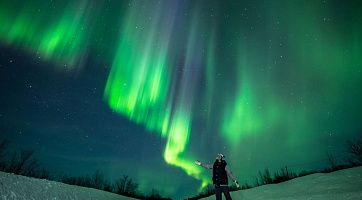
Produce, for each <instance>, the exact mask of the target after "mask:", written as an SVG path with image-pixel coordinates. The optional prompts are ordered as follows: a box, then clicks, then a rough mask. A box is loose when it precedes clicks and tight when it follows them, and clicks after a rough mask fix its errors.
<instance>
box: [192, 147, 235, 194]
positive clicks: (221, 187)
mask: <svg viewBox="0 0 362 200" xmlns="http://www.w3.org/2000/svg"><path fill="white" fill-rule="evenodd" d="M224 159H225V156H224V155H223V154H221V153H219V154H217V156H216V160H215V162H214V164H213V165H212V164H204V163H201V162H200V161H198V160H197V161H195V164H196V165H199V166H201V167H204V168H206V169H210V170H211V169H212V181H213V184H214V185H215V195H216V200H221V199H222V197H221V193H224V196H225V198H226V199H227V200H231V196H230V193H229V186H228V176H229V177H230V178H231V179H232V180H233V181H234V183H235V184H236V186H237V187H238V188H239V182H238V181H237V180H236V178H235V177H234V175H233V174H232V173H231V171H230V169H229V168H228V166H227V163H226V161H225V160H224Z"/></svg>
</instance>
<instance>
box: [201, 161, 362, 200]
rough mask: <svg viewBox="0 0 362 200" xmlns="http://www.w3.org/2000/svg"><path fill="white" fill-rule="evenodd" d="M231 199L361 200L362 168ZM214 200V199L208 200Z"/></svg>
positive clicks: (265, 187) (237, 194) (239, 193)
mask: <svg viewBox="0 0 362 200" xmlns="http://www.w3.org/2000/svg"><path fill="white" fill-rule="evenodd" d="M231 197H232V198H233V200H238V199H240V200H274V199H275V200H287V199H288V200H346V199H347V200H361V199H362V167H355V168H350V169H345V170H340V171H336V172H332V173H328V174H321V173H317V174H312V175H308V176H304V177H300V178H296V179H293V180H290V181H287V182H283V183H279V184H270V185H263V186H260V187H256V188H251V189H248V190H239V191H235V192H232V193H231ZM223 198H224V197H223ZM211 199H215V196H211V197H208V198H205V200H211ZM224 199H225V198H224Z"/></svg>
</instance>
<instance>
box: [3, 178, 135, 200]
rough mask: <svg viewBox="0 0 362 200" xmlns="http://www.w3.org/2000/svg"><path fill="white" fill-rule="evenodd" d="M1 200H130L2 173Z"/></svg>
mask: <svg viewBox="0 0 362 200" xmlns="http://www.w3.org/2000/svg"><path fill="white" fill-rule="evenodd" d="M0 199H1V200H68V199H82V200H83V199H84V200H86V199H87V200H130V199H133V198H129V197H124V196H120V195H117V194H113V193H110V192H105V191H102V190H97V189H93V188H85V187H80V186H75V185H68V184H64V183H60V182H55V181H48V180H44V179H36V178H29V177H25V176H20V175H15V174H9V173H5V172H1V171H0Z"/></svg>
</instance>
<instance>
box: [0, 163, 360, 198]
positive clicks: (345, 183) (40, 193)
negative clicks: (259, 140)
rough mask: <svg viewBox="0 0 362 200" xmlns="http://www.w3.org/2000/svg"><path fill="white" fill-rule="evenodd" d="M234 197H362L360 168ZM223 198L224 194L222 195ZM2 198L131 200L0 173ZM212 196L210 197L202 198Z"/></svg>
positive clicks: (259, 189)
mask: <svg viewBox="0 0 362 200" xmlns="http://www.w3.org/2000/svg"><path fill="white" fill-rule="evenodd" d="M231 196H232V197H233V200H238V199H240V200H272V199H275V200H276V199H278V200H287V199H288V200H344V199H348V200H352V199H353V200H362V167H356V168H351V169H345V170H340V171H336V172H332V173H329V174H312V175H309V176H305V177H301V178H296V179H293V180H290V181H288V182H284V183H280V184H271V185H264V186H260V187H256V188H252V189H248V190H241V191H236V192H232V193H231ZM223 198H224V197H223ZM0 199H1V200H13V199H14V200H15V199H21V200H23V199H24V200H25V199H26V200H31V199H34V200H45V199H47V200H48V199H49V200H63V199H64V200H68V199H87V200H92V199H93V200H130V199H132V198H128V197H123V196H119V195H116V194H113V193H109V192H104V191H100V190H96V189H91V188H85V187H79V186H72V185H67V184H63V183H59V182H54V181H48V180H42V179H35V178H28V177H24V176H19V175H14V174H8V173H4V172H0ZM211 199H215V196H211V197H209V198H206V199H204V200H211Z"/></svg>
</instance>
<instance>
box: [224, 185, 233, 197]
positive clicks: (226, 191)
mask: <svg viewBox="0 0 362 200" xmlns="http://www.w3.org/2000/svg"><path fill="white" fill-rule="evenodd" d="M222 192H223V193H224V196H225V199H226V200H232V199H231V196H230V192H229V187H228V186H222Z"/></svg>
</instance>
